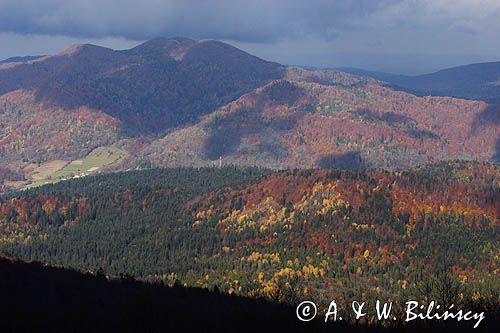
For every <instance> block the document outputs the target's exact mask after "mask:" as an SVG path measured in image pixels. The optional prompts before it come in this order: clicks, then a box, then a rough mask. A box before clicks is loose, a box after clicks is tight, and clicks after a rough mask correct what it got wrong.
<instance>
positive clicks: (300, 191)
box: [0, 162, 500, 308]
mask: <svg viewBox="0 0 500 333" xmlns="http://www.w3.org/2000/svg"><path fill="white" fill-rule="evenodd" d="M499 177H500V174H499V170H498V167H496V166H493V165H491V164H484V163H471V162H450V163H442V164H437V165H431V166H427V167H423V168H419V169H414V170H412V171H407V172H392V173H391V172H384V171H341V170H335V169H333V170H316V171H314V170H302V171H298V170H297V171H283V172H273V173H269V171H265V170H258V169H237V168H234V167H225V168H222V169H165V170H162V169H157V170H144V171H134V172H127V173H118V174H111V175H105V176H96V177H90V176H89V177H85V178H83V179H78V180H71V181H65V182H61V183H59V184H56V185H49V186H43V187H40V188H38V189H33V190H29V191H26V192H23V193H17V194H12V195H11V196H8V197H4V198H2V199H1V201H0V230H1V231H0V234H1V238H0V239H1V240H0V252H5V253H8V254H10V255H13V256H15V257H18V258H21V259H26V260H39V261H42V262H47V263H51V264H57V265H64V266H67V267H75V268H78V269H82V270H84V271H87V270H90V271H94V272H95V271H97V270H98V269H99V268H102V269H104V271H105V272H106V273H107V274H111V275H115V276H118V275H119V274H129V275H131V276H134V277H136V278H140V279H145V280H149V281H157V280H163V281H164V282H166V283H174V282H175V281H176V280H179V281H181V282H182V283H183V284H185V285H187V286H198V287H207V288H214V287H217V288H218V289H219V290H221V291H223V292H226V293H229V294H233V293H234V294H239V295H244V296H250V297H264V298H267V299H271V300H274V301H279V302H290V303H294V302H296V301H297V300H300V299H304V298H311V299H317V300H321V301H322V302H327V300H328V299H330V298H332V297H334V298H335V299H337V300H339V301H340V302H342V303H343V304H347V303H348V302H349V300H350V299H351V298H352V297H353V296H354V295H362V297H363V298H365V299H366V300H367V301H369V300H372V301H373V300H374V299H376V298H380V297H384V298H391V299H393V300H406V299H410V298H416V299H435V298H438V299H440V300H441V301H442V302H443V303H450V304H451V303H453V302H455V303H460V304H469V305H470V304H481V306H483V307H486V308H495V307H498V294H499V292H500V279H499V278H498V273H499V271H498V269H499V267H498V257H499V256H500V253H499V249H500V243H499V242H500V239H499V237H498V234H499V224H498V221H499V206H498V202H499V199H500V189H499ZM443 283H444V284H445V285H446V286H453V288H452V291H451V292H447V294H446V296H443V295H442V294H441V292H442V290H441V289H442V287H440V286H442V284H443ZM357 297H360V296H357Z"/></svg>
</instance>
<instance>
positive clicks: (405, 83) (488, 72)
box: [340, 61, 500, 117]
mask: <svg viewBox="0 0 500 333" xmlns="http://www.w3.org/2000/svg"><path fill="white" fill-rule="evenodd" d="M340 70H342V71H345V72H347V73H351V74H355V75H362V76H368V77H372V78H375V79H377V80H381V81H385V82H388V83H390V84H391V85H392V86H394V87H395V88H400V89H405V90H407V91H409V92H412V93H415V94H417V95H435V96H452V97H457V98H466V99H472V100H482V101H485V102H487V103H490V104H500V61H499V62H487V63H478V64H470V65H464V66H459V67H453V68H447V69H443V70H440V71H438V72H435V73H430V74H423V75H415V76H409V75H395V74H390V73H383V72H374V71H366V70H363V69H357V68H342V69H340ZM497 117H498V116H497Z"/></svg>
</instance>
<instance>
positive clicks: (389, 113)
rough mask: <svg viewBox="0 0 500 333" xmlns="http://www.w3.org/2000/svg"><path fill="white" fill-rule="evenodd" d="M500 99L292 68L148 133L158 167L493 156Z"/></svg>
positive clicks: (146, 153) (386, 164)
mask: <svg viewBox="0 0 500 333" xmlns="http://www.w3.org/2000/svg"><path fill="white" fill-rule="evenodd" d="M498 110H499V108H498V107H493V106H489V105H487V104H485V103H483V102H476V101H466V100H460V99H454V98H448V97H417V96H414V95H411V94H409V93H405V92H400V91H395V90H392V89H390V88H388V87H385V86H383V85H381V84H380V83H379V82H377V81H370V80H363V79H360V78H356V77H353V76H349V75H345V76H342V75H340V74H339V73H336V72H311V71H303V70H299V69H296V68H289V69H288V74H287V76H286V79H285V80H277V81H273V82H271V83H269V84H267V85H265V86H263V87H261V88H258V89H256V90H255V91H254V92H251V93H248V94H245V95H243V96H242V97H241V98H239V99H238V100H236V101H234V102H232V103H229V104H228V105H226V106H224V107H222V108H220V109H219V110H218V111H217V112H214V113H212V114H210V115H208V116H206V117H204V118H202V119H201V120H200V122H198V123H197V124H194V125H191V126H187V127H185V128H182V129H179V130H177V131H175V132H172V133H169V134H168V135H167V136H165V137H164V138H162V139H159V140H156V141H153V142H152V143H151V144H150V145H149V146H148V147H146V148H145V149H144V150H143V151H142V152H141V153H140V155H139V157H138V159H139V160H142V161H148V162H150V163H151V164H152V165H155V166H178V165H198V166H201V165H206V164H207V163H208V164H210V163H212V162H211V161H214V160H215V161H217V160H218V159H219V157H221V158H222V159H223V160H224V162H225V163H235V164H245V165H260V166H267V167H269V166H271V167H273V168H288V167H292V168H312V167H341V168H363V167H382V168H389V169H395V168H408V167H411V166H414V165H418V164H422V163H427V162H430V161H436V160H441V159H452V158H465V159H478V160H491V159H492V157H493V155H494V154H495V150H496V142H497V139H498V138H499V134H500V127H499V126H498V125H496V124H492V123H490V122H489V118H488V116H487V115H488V114H491V113H497V112H498Z"/></svg>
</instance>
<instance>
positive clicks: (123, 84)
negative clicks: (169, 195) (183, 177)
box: [0, 38, 500, 188]
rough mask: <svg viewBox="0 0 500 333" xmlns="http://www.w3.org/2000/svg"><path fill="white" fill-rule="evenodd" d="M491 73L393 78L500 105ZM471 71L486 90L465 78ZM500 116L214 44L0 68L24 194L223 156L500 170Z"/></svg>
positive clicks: (9, 145)
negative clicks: (89, 177)
mask: <svg viewBox="0 0 500 333" xmlns="http://www.w3.org/2000/svg"><path fill="white" fill-rule="evenodd" d="M484 66H486V67H484V68H483V67H482V66H479V67H478V66H474V67H472V68H469V67H466V68H465V69H460V68H459V69H456V70H450V71H444V72H439V73H438V74H435V75H438V76H430V77H424V78H419V79H418V80H417V79H416V78H415V79H414V81H412V82H414V83H412V85H413V87H415V88H414V89H411V87H410V83H408V84H407V86H404V84H403V83H404V82H410V80H409V79H408V81H405V80H404V79H403V78H402V77H397V78H390V79H391V80H393V82H391V81H390V80H389V79H388V78H387V77H385V78H382V79H384V81H389V82H390V83H391V84H393V85H395V86H401V87H404V88H405V89H407V90H415V91H417V92H418V91H425V92H426V93H425V94H427V92H431V93H432V94H433V95H442V94H446V95H448V94H449V95H454V96H461V97H464V98H478V99H479V98H481V96H489V97H488V98H486V97H485V98H481V99H485V100H486V101H489V102H494V101H496V98H497V97H495V96H500V94H497V95H495V94H496V90H495V89H497V88H498V85H494V84H489V83H488V84H487V83H486V81H487V82H490V83H491V82H496V81H494V80H495V77H494V76H495V75H496V74H495V73H496V72H494V71H492V70H491V68H490V66H493V65H488V64H485V65H484ZM481 71H485V73H486V72H488V73H489V74H488V75H486V74H484V75H482V74H479V73H481ZM463 73H465V74H463ZM471 73H472V74H471ZM474 73H476V74H474ZM361 74H365V73H361ZM368 74H369V73H368ZM461 75H462V76H461ZM464 75H465V77H467V75H469V76H470V77H474V75H476V76H477V75H481V76H480V77H481V80H482V81H481V80H480V81H478V80H475V81H474V80H469V81H467V79H461V80H458V79H456V77H464ZM492 75H493V76H492ZM372 76H375V75H372ZM498 78H499V76H497V80H498ZM397 80H400V81H397ZM450 81H453V82H455V83H456V85H451V84H449V82H450ZM483 81H484V82H483ZM398 82H399V83H398ZM415 82H416V83H415ZM440 82H442V83H440ZM467 82H469V83H470V84H471V85H472V86H477V87H478V88H474V89H476V90H474V89H472V88H471V89H469V90H468V89H467V87H466V83H467ZM483 83H484V84H483ZM440 84H443V85H446V86H449V87H451V88H450V90H443V89H441V88H440ZM417 88H418V89H417ZM419 89H420V90H419ZM440 89H441V90H440ZM453 89H454V90H453ZM454 91H456V93H455V92H454ZM463 91H465V92H466V93H467V94H468V95H466V94H465V93H463ZM425 94H424V95H425ZM498 114H499V113H498V107H497V106H495V105H490V104H487V103H486V102H484V101H475V100H464V99H458V98H451V97H428V96H427V97H426V96H423V97H417V96H415V95H413V94H410V93H407V92H403V91H400V90H397V89H393V88H391V87H390V86H387V84H386V83H383V82H380V81H377V80H375V79H372V78H367V77H360V76H356V75H352V74H348V73H343V72H339V71H332V70H324V71H314V70H305V69H301V68H296V67H285V66H282V65H280V64H277V63H273V62H268V61H265V60H262V59H259V58H257V57H254V56H252V55H250V54H248V53H245V52H243V51H241V50H239V49H237V48H234V47H232V46H230V45H228V44H225V43H222V42H218V41H213V40H192V39H187V38H173V39H165V38H159V39H154V40H151V41H148V42H145V43H143V44H141V45H139V46H137V47H134V48H132V49H129V50H123V51H115V50H111V49H108V48H103V47H99V46H95V45H88V44H85V45H75V46H72V47H70V48H68V49H66V50H64V51H62V52H60V53H58V54H56V55H53V56H44V57H34V58H20V59H14V60H11V61H10V62H3V63H1V64H0V154H1V156H2V160H1V162H0V163H1V164H0V166H1V167H2V170H5V172H2V174H4V175H9V176H8V177H7V178H4V179H3V180H4V182H3V184H4V187H5V186H7V187H14V188H22V187H24V186H26V185H29V184H35V183H39V184H40V183H44V182H52V181H57V180H59V179H65V178H68V177H69V178H71V177H74V176H78V175H85V174H90V173H93V172H100V171H103V170H120V169H128V168H136V167H150V166H162V167H165V166H204V165H213V164H216V163H217V164H218V163H219V159H222V162H223V163H224V164H228V163H234V164H241V165H259V166H265V167H272V168H313V167H341V168H359V167H382V168H387V169H405V168H409V167H412V166H415V165H419V164H423V163H427V162H432V161H437V160H442V159H457V158H459V159H475V160H481V161H491V160H494V159H497V158H498V155H499V153H498V150H499V149H498V146H499V144H498V142H499V136H500V124H499V122H498V118H499V116H498ZM13 171H15V172H14V174H15V176H12V173H13Z"/></svg>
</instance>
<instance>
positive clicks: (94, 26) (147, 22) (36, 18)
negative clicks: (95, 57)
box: [0, 0, 399, 42]
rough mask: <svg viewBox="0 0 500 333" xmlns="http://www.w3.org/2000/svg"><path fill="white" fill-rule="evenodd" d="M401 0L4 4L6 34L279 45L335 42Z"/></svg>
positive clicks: (34, 0) (1, 20) (1, 17)
mask: <svg viewBox="0 0 500 333" xmlns="http://www.w3.org/2000/svg"><path fill="white" fill-rule="evenodd" d="M397 2H399V1H398V0H377V1H373V0H337V1H331V0H330V1H328V0H318V1H304V0H275V1H271V0H267V1H262V0H257V1H248V0H245V1H242V0H213V1H203V0H180V1H159V0H146V1H130V0H72V1H68V0H17V1H0V31H4V32H16V33H31V34H49V35H65V36H78V37H91V38H101V37H110V36H111V37H125V38H129V39H136V40H137V39H149V38H153V37H157V36H165V35H167V36H173V35H183V36H193V37H197V38H218V39H230V40H237V41H244V42H274V41H277V40H282V39H284V38H297V37H300V36H304V35H317V36H319V37H321V38H324V39H332V38H335V36H337V35H338V33H339V32H340V31H342V30H345V29H354V28H355V26H356V25H355V24H353V23H354V21H356V20H359V19H362V18H363V17H366V16H367V15H371V14H373V13H375V12H377V11H380V10H382V9H384V8H385V7H386V6H388V5H391V4H394V3H397Z"/></svg>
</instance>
